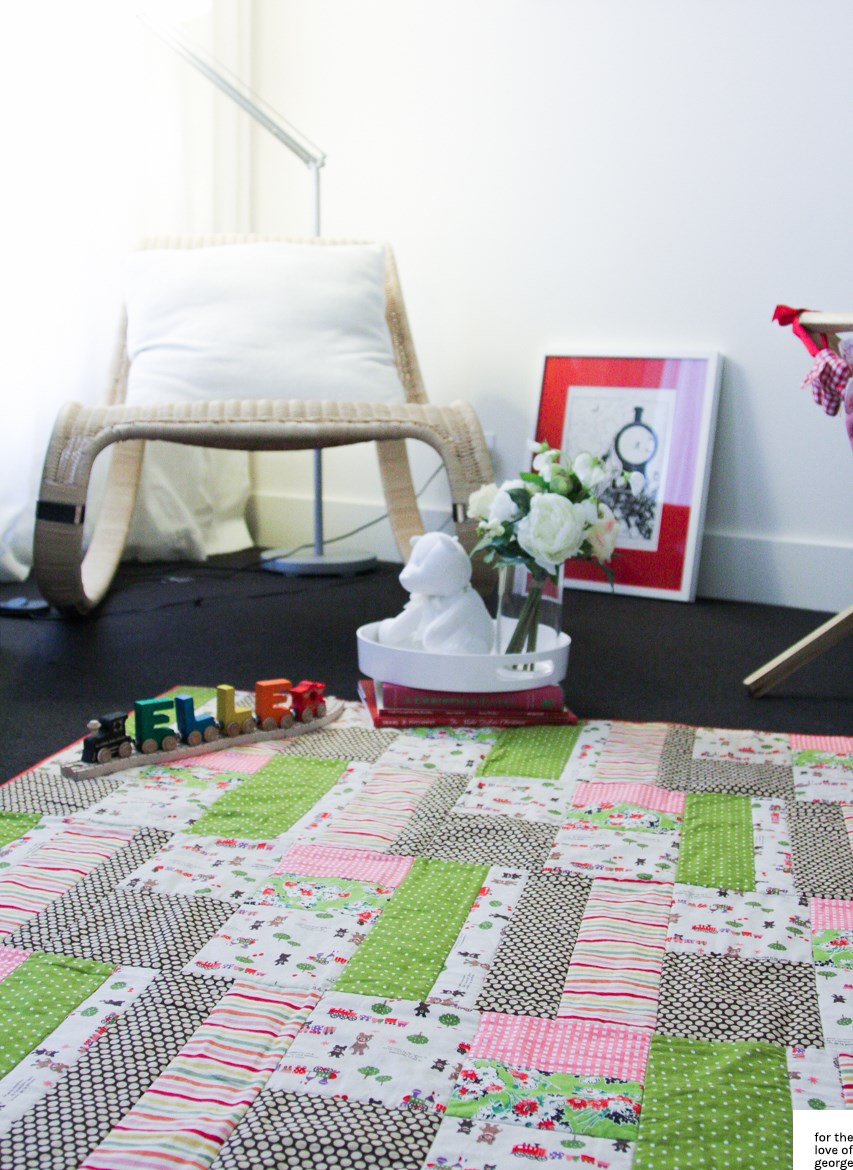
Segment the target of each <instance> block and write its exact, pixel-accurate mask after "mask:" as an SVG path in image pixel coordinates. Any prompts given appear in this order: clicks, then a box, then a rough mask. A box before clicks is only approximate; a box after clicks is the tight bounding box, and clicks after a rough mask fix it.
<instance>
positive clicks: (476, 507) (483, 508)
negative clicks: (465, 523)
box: [468, 483, 498, 520]
mask: <svg viewBox="0 0 853 1170" xmlns="http://www.w3.org/2000/svg"><path fill="white" fill-rule="evenodd" d="M497 494H498V485H497V484H496V483H484V484H483V486H482V487H480V488H477V490H476V491H475V492H471V495H470V496H469V497H468V517H469V519H471V520H485V519H486V518H487V517H488V515H489V508H491V506H492V500H494V498H495V496H496V495H497Z"/></svg>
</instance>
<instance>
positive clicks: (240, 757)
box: [177, 747, 276, 776]
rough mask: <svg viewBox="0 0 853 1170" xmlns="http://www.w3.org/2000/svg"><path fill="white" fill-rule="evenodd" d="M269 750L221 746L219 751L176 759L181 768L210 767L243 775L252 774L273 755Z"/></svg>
mask: <svg viewBox="0 0 853 1170" xmlns="http://www.w3.org/2000/svg"><path fill="white" fill-rule="evenodd" d="M275 754H276V753H275V752H271V751H260V752H258V751H253V750H252V748H251V747H248V748H246V749H245V750H241V749H240V748H231V750H230V751H229V749H228V748H223V749H222V751H221V752H205V753H204V754H203V755H200V756H187V758H186V759H184V760H178V761H177V763H178V764H180V766H181V767H182V768H196V767H197V768H210V770H211V772H240V773H241V774H242V775H243V776H252V775H254V773H255V772H259V771H260V770H261V768H263V766H264V765H265V764H268V763H269V762H270V760H271V759H273V757H274V756H275Z"/></svg>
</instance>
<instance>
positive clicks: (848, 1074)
mask: <svg viewBox="0 0 853 1170" xmlns="http://www.w3.org/2000/svg"><path fill="white" fill-rule="evenodd" d="M838 1075H839V1078H840V1080H841V1098H842V1100H843V1101H844V1104H845V1105H846V1106H847V1108H848V1109H849V1108H850V1106H851V1105H853V1052H839V1053H838Z"/></svg>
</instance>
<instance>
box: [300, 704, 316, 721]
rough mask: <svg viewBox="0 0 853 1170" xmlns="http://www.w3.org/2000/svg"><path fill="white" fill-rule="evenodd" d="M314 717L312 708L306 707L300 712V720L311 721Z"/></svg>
mask: <svg viewBox="0 0 853 1170" xmlns="http://www.w3.org/2000/svg"><path fill="white" fill-rule="evenodd" d="M313 719H314V708H313V707H306V708H305V709H304V710H303V712H302V722H303V723H311V722H312V721H313Z"/></svg>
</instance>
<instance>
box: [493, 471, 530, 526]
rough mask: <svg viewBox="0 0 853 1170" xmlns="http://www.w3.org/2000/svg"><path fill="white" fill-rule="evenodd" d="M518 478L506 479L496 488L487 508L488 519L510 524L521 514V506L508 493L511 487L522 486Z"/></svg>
mask: <svg viewBox="0 0 853 1170" xmlns="http://www.w3.org/2000/svg"><path fill="white" fill-rule="evenodd" d="M523 487H524V484H523V483H522V481H521V480H520V479H506V480H504V482H503V483H502V484H501V486H500V487H499V488H498V490H497V493H496V495H495V498H494V499H493V500H492V504H491V507H490V508H489V515H488V519H489V520H491V521H493V522H496V523H498V524H511V523H512V522H513V520H517V519H518V517H519V516H520V515H521V508H519V506H518V504H517V503H516V502H515V500H514V499H513V498H512V496H511V495H510V494H509V493H510V489H512V488H523Z"/></svg>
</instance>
